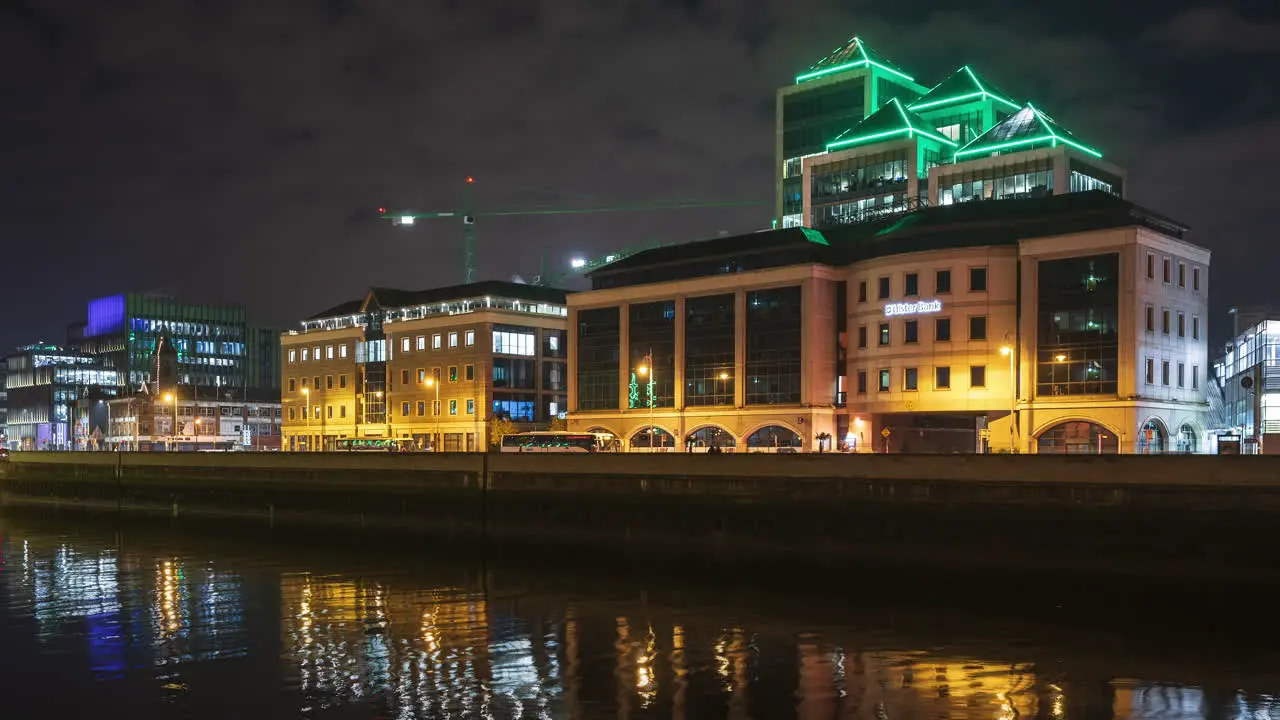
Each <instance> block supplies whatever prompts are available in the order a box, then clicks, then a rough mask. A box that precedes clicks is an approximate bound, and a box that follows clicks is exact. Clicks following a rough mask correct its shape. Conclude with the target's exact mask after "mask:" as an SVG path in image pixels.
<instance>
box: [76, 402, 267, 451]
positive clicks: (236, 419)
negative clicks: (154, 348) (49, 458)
mask: <svg viewBox="0 0 1280 720" xmlns="http://www.w3.org/2000/svg"><path fill="white" fill-rule="evenodd" d="M187 390H189V388H179V390H178V391H177V392H176V394H175V392H166V393H162V394H159V395H154V394H151V393H149V392H140V393H135V394H133V395H130V396H129V397H119V398H113V399H110V400H107V401H106V402H105V403H100V402H95V403H92V405H96V406H98V407H102V406H103V405H105V412H106V427H107V431H106V432H105V433H104V436H102V437H99V436H98V435H96V434H94V433H93V432H92V431H90V432H88V433H87V441H86V443H85V448H86V449H93V450H103V449H115V450H128V451H141V452H160V451H180V452H190V451H195V450H249V451H265V450H279V449H280V439H281V420H282V418H281V409H280V399H279V398H278V397H277V396H276V394H275V393H274V392H273V391H261V390H250V391H249V396H248V397H247V398H241V397H238V396H237V397H236V398H235V399H234V400H229V399H225V398H220V397H218V396H216V395H213V394H210V395H209V396H208V397H194V398H193V397H191V396H190V395H189V394H185V395H184V394H183V393H184V391H187ZM86 414H87V412H86Z"/></svg>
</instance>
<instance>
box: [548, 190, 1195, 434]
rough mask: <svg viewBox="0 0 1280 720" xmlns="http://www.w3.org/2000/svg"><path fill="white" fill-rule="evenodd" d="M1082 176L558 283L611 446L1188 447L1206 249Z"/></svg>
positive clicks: (696, 248)
mask: <svg viewBox="0 0 1280 720" xmlns="http://www.w3.org/2000/svg"><path fill="white" fill-rule="evenodd" d="M1186 234H1187V229H1186V228H1185V227H1184V226H1182V225H1180V224H1179V223H1177V222H1175V221H1173V220H1170V219H1168V218H1164V217H1162V216H1160V215H1157V214H1155V213H1153V212H1151V211H1148V210H1146V209H1144V208H1141V207H1138V206H1136V205H1133V204H1132V203H1129V202H1127V201H1125V200H1122V199H1120V198H1118V197H1115V196H1114V195H1112V194H1109V193H1105V192H1101V191H1093V192H1083V193H1073V194H1066V195H1058V196H1052V195H1051V196H1045V197H1039V198H1025V199H1015V200H1009V201H1006V202H998V203H963V204H954V205H950V206H944V207H936V208H922V209H916V210H913V211H910V212H908V213H905V214H904V215H902V216H897V217H886V218H882V219H879V220H869V221H865V222H861V223H856V224H848V225H836V226H832V227H830V228H824V229H823V230H820V231H819V230H815V229H810V228H785V229H779V230H774V231H768V232H762V233H754V234H750V235H744V236H739V237H728V238H717V239H715V240H709V241H705V242H699V243H693V244H689V245H684V246H676V247H667V248H661V249H656V250H650V251H647V252H643V253H640V254H638V255H635V256H632V257H629V258H627V259H624V260H622V261H620V262H617V263H614V264H611V265H608V266H606V267H604V268H602V269H600V270H598V271H596V272H594V273H593V274H592V275H591V281H592V290H590V291H587V292H582V293H576V294H574V295H571V296H570V297H569V328H570V347H572V348H573V352H572V353H571V355H570V386H569V406H570V412H569V416H568V420H569V427H570V429H574V430H584V431H585V430H593V431H601V432H610V433H613V434H615V435H617V436H618V437H619V438H621V439H622V440H623V441H624V443H625V444H626V446H627V447H628V448H629V449H640V450H648V449H659V448H662V449H668V450H685V449H689V450H698V449H705V448H708V447H710V446H712V445H718V446H721V447H722V448H724V449H729V450H737V451H756V452H776V451H778V450H786V451H794V450H795V449H800V450H816V449H823V450H826V449H838V448H839V447H841V446H843V447H845V448H847V449H851V450H856V451H873V450H874V451H891V452H896V451H906V452H974V451H996V452H1008V451H1014V452H1073V453H1093V452H1171V451H1176V450H1183V451H1195V452H1201V451H1203V438H1204V434H1205V431H1206V419H1207V408H1208V404H1207V399H1206V391H1205V385H1204V383H1205V379H1206V377H1207V375H1206V373H1207V367H1208V364H1207V327H1206V298H1207V290H1208V285H1207V283H1208V266H1209V253H1208V251H1206V250H1204V249H1203V248H1200V247H1197V246H1195V245H1193V244H1191V243H1190V242H1188V241H1187V239H1186Z"/></svg>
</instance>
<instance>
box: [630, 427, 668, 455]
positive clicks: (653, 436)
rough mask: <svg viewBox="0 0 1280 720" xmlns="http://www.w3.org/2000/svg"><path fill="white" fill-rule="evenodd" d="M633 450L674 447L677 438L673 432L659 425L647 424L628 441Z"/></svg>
mask: <svg viewBox="0 0 1280 720" xmlns="http://www.w3.org/2000/svg"><path fill="white" fill-rule="evenodd" d="M628 444H629V445H630V446H631V449H632V450H643V451H645V452H653V451H661V450H666V449H674V448H675V446H676V439H675V437H673V436H672V435H671V433H669V432H667V431H666V430H663V429H662V428H660V427H658V426H657V425H646V426H645V427H642V428H640V429H639V430H637V431H636V433H635V434H634V435H632V436H631V440H629V441H628Z"/></svg>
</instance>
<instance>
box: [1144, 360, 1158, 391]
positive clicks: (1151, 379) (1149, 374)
mask: <svg viewBox="0 0 1280 720" xmlns="http://www.w3.org/2000/svg"><path fill="white" fill-rule="evenodd" d="M1146 381H1147V384H1148V385H1155V384H1156V361H1155V360H1152V359H1151V358H1147V371H1146Z"/></svg>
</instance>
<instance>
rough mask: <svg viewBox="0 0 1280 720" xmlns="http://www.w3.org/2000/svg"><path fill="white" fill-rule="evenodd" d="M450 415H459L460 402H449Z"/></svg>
mask: <svg viewBox="0 0 1280 720" xmlns="http://www.w3.org/2000/svg"><path fill="white" fill-rule="evenodd" d="M449 414H450V415H457V414H458V401H457V400H450V401H449Z"/></svg>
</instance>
